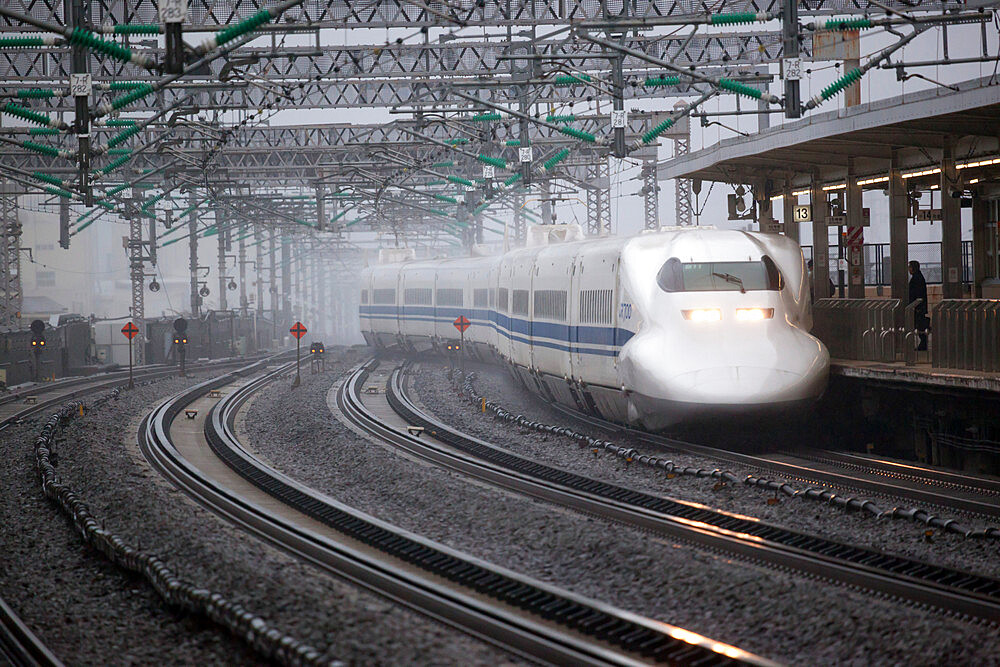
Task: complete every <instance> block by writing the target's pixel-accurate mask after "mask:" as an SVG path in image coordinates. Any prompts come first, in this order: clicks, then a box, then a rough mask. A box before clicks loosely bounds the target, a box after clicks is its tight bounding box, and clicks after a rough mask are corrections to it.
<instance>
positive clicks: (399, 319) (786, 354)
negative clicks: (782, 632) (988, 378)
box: [359, 226, 830, 430]
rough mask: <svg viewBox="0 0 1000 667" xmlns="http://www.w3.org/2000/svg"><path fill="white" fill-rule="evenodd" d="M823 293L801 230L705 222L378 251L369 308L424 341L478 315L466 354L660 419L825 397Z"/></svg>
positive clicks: (797, 406) (580, 399) (529, 381)
mask: <svg viewBox="0 0 1000 667" xmlns="http://www.w3.org/2000/svg"><path fill="white" fill-rule="evenodd" d="M570 227H572V226H570ZM541 229H544V228H541ZM577 229H578V227H577ZM533 231H537V230H533ZM809 298H810V297H809V285H808V277H807V274H806V271H805V266H804V262H803V258H802V252H801V250H800V248H799V247H798V245H797V244H796V243H795V242H794V241H792V240H789V239H788V238H786V237H784V236H779V235H775V234H760V233H752V232H742V231H729V230H716V229H712V228H705V227H696V228H668V229H664V230H660V231H657V232H645V233H642V234H640V235H638V236H635V237H632V238H618V237H611V238H599V239H591V240H581V241H569V242H557V243H547V244H543V245H535V246H533V247H527V248H522V249H518V250H513V251H511V252H508V253H505V254H503V255H501V256H496V257H469V258H464V259H447V260H432V261H410V262H404V263H396V264H382V265H377V266H373V267H371V268H368V269H366V271H365V273H364V274H363V276H362V287H361V305H360V313H359V314H360V319H361V329H362V333H363V335H364V337H365V340H366V341H368V343H369V344H370V345H373V346H376V347H394V346H398V347H399V348H402V349H404V350H407V351H411V352H420V351H425V350H430V349H436V350H439V351H445V348H446V347H447V346H448V345H449V344H451V345H454V344H455V343H457V342H458V341H459V332H458V330H457V329H456V328H455V327H454V326H453V324H452V323H453V321H454V320H455V319H456V318H458V317H459V316H460V315H464V316H465V317H467V318H468V319H469V320H470V321H471V323H472V325H471V326H470V327H469V329H468V330H467V331H466V333H465V354H468V355H470V356H473V357H478V358H479V359H481V360H484V361H499V362H502V363H506V364H508V365H509V367H510V368H511V369H512V371H513V372H514V374H515V375H516V376H517V377H519V378H520V379H521V381H522V382H523V383H524V384H525V386H527V387H528V388H529V389H531V390H532V391H535V392H538V393H540V394H542V395H543V396H545V397H546V398H548V399H550V400H553V401H557V402H559V403H563V404H565V405H567V406H570V407H572V408H575V409H579V410H583V411H585V412H588V413H591V414H594V415H597V416H600V417H602V418H605V419H608V420H612V421H617V422H620V423H628V424H632V425H637V426H641V427H644V428H647V429H650V430H659V429H662V428H665V427H668V426H672V425H676V424H680V423H686V422H700V421H704V420H711V419H714V418H717V417H719V416H733V415H738V416H748V417H760V416H773V415H774V414H775V413H783V412H790V413H792V414H797V413H800V412H801V411H802V410H803V408H805V407H808V406H809V405H811V404H812V403H813V402H815V401H816V400H817V399H818V398H819V397H820V396H821V394H822V393H823V391H824V390H825V388H826V384H827V374H828V370H829V361H830V355H829V353H828V352H827V350H826V348H825V347H824V345H823V344H822V343H821V342H820V341H819V340H818V339H816V338H815V337H813V336H811V335H810V334H809V329H810V327H811V325H812V313H811V305H810V301H809Z"/></svg>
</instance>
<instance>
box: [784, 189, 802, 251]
mask: <svg viewBox="0 0 1000 667" xmlns="http://www.w3.org/2000/svg"><path fill="white" fill-rule="evenodd" d="M793 190H794V188H793V187H792V184H791V182H788V181H786V182H785V190H784V193H783V194H782V197H781V206H782V221H783V222H784V223H785V236H787V237H788V238H790V239H792V240H793V241H795V242H796V243H800V241H799V236H800V230H799V223H798V222H797V221H796V220H795V205H796V204H798V203H799V202H798V197H796V196H795V195H793V194H792V191H793Z"/></svg>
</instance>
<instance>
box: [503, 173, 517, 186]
mask: <svg viewBox="0 0 1000 667" xmlns="http://www.w3.org/2000/svg"><path fill="white" fill-rule="evenodd" d="M521 178H522V174H521V172H517V173H516V174H513V175H511V176H510V177H508V178H507V180H505V181H504V182H503V184H504V185H508V186H509V185H514V184H515V183H517V182H518V181H519V180H521Z"/></svg>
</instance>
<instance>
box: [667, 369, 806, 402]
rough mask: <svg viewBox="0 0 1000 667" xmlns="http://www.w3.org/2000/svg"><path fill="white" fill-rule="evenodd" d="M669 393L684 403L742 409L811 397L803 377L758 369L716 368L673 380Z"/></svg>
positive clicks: (778, 370) (798, 373)
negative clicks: (680, 398)
mask: <svg viewBox="0 0 1000 667" xmlns="http://www.w3.org/2000/svg"><path fill="white" fill-rule="evenodd" d="M669 384H670V385H672V386H671V387H670V388H669V389H668V392H669V393H671V394H674V393H675V392H676V394H675V395H679V396H683V397H684V398H683V400H685V401H692V402H698V403H708V404H723V405H741V404H747V403H766V402H770V401H785V400H788V399H789V398H790V397H794V398H798V397H800V396H802V395H808V394H809V393H811V392H810V391H809V389H810V388H809V387H806V386H803V385H805V384H810V383H809V382H808V378H807V376H806V374H804V373H801V372H795V371H791V370H784V369H780V368H766V367H760V366H716V367H711V368H699V369H697V370H693V371H689V372H687V373H681V374H679V375H676V376H674V377H673V378H672V379H671V380H670V381H669Z"/></svg>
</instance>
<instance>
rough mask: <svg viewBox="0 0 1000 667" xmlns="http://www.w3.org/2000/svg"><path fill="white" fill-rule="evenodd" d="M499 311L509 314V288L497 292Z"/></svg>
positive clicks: (502, 288)
mask: <svg viewBox="0 0 1000 667" xmlns="http://www.w3.org/2000/svg"><path fill="white" fill-rule="evenodd" d="M497 309H498V310H502V311H503V312H505V313H506V312H507V288H506V287H501V288H500V290H499V291H498V292H497Z"/></svg>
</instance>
